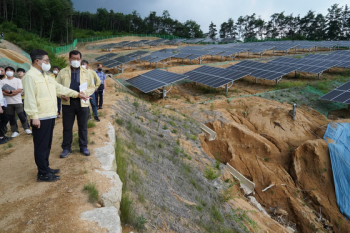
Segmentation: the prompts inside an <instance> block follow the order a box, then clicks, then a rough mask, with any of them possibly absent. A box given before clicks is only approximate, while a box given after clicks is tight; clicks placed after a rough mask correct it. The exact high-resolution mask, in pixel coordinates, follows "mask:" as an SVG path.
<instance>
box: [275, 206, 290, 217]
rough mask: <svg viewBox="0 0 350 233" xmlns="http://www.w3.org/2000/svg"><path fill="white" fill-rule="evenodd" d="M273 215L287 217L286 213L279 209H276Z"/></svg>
mask: <svg viewBox="0 0 350 233" xmlns="http://www.w3.org/2000/svg"><path fill="white" fill-rule="evenodd" d="M274 214H275V215H283V216H288V213H287V211H285V210H284V209H281V208H276V209H275V212H274Z"/></svg>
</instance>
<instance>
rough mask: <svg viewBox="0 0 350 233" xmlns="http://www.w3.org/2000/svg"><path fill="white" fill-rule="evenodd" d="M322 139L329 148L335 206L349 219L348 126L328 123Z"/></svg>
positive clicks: (349, 150) (349, 152)
mask: <svg viewBox="0 0 350 233" xmlns="http://www.w3.org/2000/svg"><path fill="white" fill-rule="evenodd" d="M323 138H324V140H326V142H327V144H328V147H329V154H330V157H331V162H332V170H333V178H334V186H335V194H336V197H337V204H338V206H339V208H340V212H341V213H342V214H343V215H344V216H345V217H346V218H348V219H350V124H348V123H333V122H332V123H329V124H328V127H327V131H326V133H325V135H324V137H323ZM329 139H332V140H329Z"/></svg>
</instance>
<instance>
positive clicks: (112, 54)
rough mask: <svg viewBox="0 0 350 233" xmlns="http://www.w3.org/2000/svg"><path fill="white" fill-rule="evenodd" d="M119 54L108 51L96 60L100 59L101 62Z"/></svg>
mask: <svg viewBox="0 0 350 233" xmlns="http://www.w3.org/2000/svg"><path fill="white" fill-rule="evenodd" d="M117 55H118V54H116V53H107V54H105V55H103V56H100V57H96V58H95V60H96V61H99V62H103V61H106V60H109V59H111V58H112V57H116V56H117Z"/></svg>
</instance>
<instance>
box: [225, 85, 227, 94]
mask: <svg viewBox="0 0 350 233" xmlns="http://www.w3.org/2000/svg"><path fill="white" fill-rule="evenodd" d="M225 88H226V95H228V84H226V87H225Z"/></svg>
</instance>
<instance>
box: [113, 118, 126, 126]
mask: <svg viewBox="0 0 350 233" xmlns="http://www.w3.org/2000/svg"><path fill="white" fill-rule="evenodd" d="M115 122H116V123H117V124H118V125H120V126H121V125H124V120H123V119H122V118H118V119H115Z"/></svg>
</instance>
